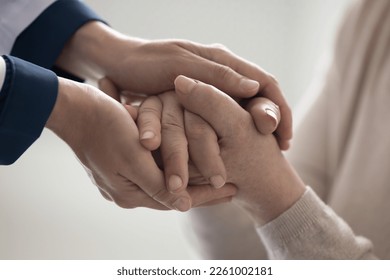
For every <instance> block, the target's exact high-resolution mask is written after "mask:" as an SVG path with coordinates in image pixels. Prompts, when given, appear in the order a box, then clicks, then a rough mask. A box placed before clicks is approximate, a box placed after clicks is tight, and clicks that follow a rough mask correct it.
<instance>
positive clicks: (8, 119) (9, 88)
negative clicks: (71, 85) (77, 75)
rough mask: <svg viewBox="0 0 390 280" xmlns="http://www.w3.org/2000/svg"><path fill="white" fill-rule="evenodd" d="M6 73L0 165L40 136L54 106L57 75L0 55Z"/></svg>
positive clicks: (1, 105)
mask: <svg viewBox="0 0 390 280" xmlns="http://www.w3.org/2000/svg"><path fill="white" fill-rule="evenodd" d="M3 58H4V60H5V62H6V75H5V80H4V83H3V87H2V89H1V91H0V165H9V164H12V163H14V162H15V161H16V160H17V159H18V158H19V157H20V156H21V155H22V154H23V153H24V152H25V151H26V150H27V148H28V147H30V145H31V144H32V143H33V142H34V141H35V140H36V139H37V138H38V137H39V136H40V134H41V133H42V130H43V128H44V126H45V124H46V121H47V119H48V118H49V116H50V113H51V111H52V110H53V107H54V104H55V101H56V98H57V92H58V79H57V76H56V74H55V73H54V72H52V71H51V70H48V69H45V68H43V67H40V66H37V65H35V64H32V63H30V62H27V61H24V60H21V59H19V58H16V57H12V56H3Z"/></svg>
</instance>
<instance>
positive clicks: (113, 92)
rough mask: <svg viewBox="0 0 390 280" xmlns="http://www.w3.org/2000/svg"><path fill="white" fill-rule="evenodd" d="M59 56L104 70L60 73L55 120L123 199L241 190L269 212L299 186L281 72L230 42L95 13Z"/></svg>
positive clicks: (214, 196) (243, 200) (147, 201)
mask: <svg viewBox="0 0 390 280" xmlns="http://www.w3.org/2000/svg"><path fill="white" fill-rule="evenodd" d="M94 32H95V33H96V34H99V36H96V34H95V33H94ZM94 34H95V36H93V35H94ZM102 50H104V51H102ZM57 64H58V65H59V66H60V67H62V68H63V69H65V70H67V71H70V72H73V73H76V74H78V75H80V76H84V77H85V76H88V75H89V76H90V77H93V75H94V74H91V73H88V72H93V71H91V69H92V70H96V69H97V70H98V72H99V74H98V75H100V76H104V77H105V78H103V79H100V80H99V88H100V90H99V89H98V88H96V87H92V86H90V85H86V84H79V83H75V82H73V81H69V80H66V79H62V78H59V90H58V97H57V102H56V104H55V107H54V109H53V113H52V114H51V116H50V118H49V120H48V123H47V127H48V128H50V129H51V130H53V131H54V132H55V133H56V134H57V135H59V136H60V137H61V138H62V139H63V140H64V141H65V142H66V143H68V145H69V146H70V147H71V148H72V149H73V151H74V152H75V154H76V155H77V157H78V159H79V160H80V162H81V163H82V165H83V166H84V167H85V169H86V170H87V172H88V174H89V176H90V178H91V180H92V181H93V182H94V183H95V185H96V186H97V187H98V189H99V191H100V192H101V194H102V195H103V196H104V197H105V198H106V199H108V200H111V201H113V202H115V203H116V204H117V205H119V206H120V207H124V208H134V207H148V208H154V209H176V210H179V211H187V210H189V209H190V208H191V207H197V206H202V205H212V204H217V203H221V202H225V201H229V200H231V199H232V198H234V199H237V202H238V203H240V204H241V205H242V206H243V207H244V208H246V209H248V211H249V212H252V213H254V214H255V215H257V214H259V215H260V216H261V220H262V221H268V220H270V219H272V218H274V217H275V216H276V215H278V214H280V212H281V211H283V210H284V209H285V208H286V207H287V206H289V205H291V204H292V203H293V202H294V201H295V200H296V199H297V197H299V195H301V193H302V188H301V191H300V192H294V195H292V192H291V191H290V190H291V188H290V187H291V181H292V179H294V180H296V177H295V175H294V172H291V171H290V169H291V168H290V167H289V165H288V163H287V162H286V161H285V160H284V158H283V155H282V153H281V150H284V149H287V148H288V145H289V140H290V139H291V137H292V124H291V123H292V117H291V111H290V109H289V107H288V105H287V103H286V101H285V99H284V98H283V96H282V93H281V90H280V88H279V86H278V84H277V82H276V80H275V79H274V78H273V77H272V76H271V75H269V74H268V73H266V72H265V71H264V70H262V69H261V68H260V67H258V66H256V65H254V64H252V63H249V62H247V61H245V60H244V59H242V58H240V57H238V56H236V55H234V54H233V53H231V52H230V51H228V50H226V49H225V48H224V47H221V46H206V45H201V44H196V43H192V42H189V41H179V40H174V41H172V40H167V41H144V40H139V39H134V38H129V37H127V36H124V35H122V34H119V33H117V32H115V31H113V30H112V29H110V28H109V27H106V26H104V25H103V24H100V23H93V24H87V25H86V27H83V28H82V29H81V31H78V32H77V33H76V35H75V36H74V37H73V38H72V40H71V41H70V42H69V43H68V45H67V46H66V48H65V49H64V50H63V52H62V54H61V56H60V57H59V59H58V61H57ZM78 92H83V94H79V93H78ZM140 93H142V95H141V94H140ZM139 98H141V99H142V102H141V103H140V105H139V106H133V105H132V104H134V102H136V101H137V100H139ZM276 104H277V105H276ZM279 121H280V122H279ZM281 174H282V176H281ZM294 180H293V181H294ZM298 181H299V180H298ZM286 186H289V188H287V189H285V187H286ZM293 189H294V188H293ZM276 200H277V201H278V205H279V204H280V205H279V206H280V207H276V206H275V201H276ZM264 213H266V214H264Z"/></svg>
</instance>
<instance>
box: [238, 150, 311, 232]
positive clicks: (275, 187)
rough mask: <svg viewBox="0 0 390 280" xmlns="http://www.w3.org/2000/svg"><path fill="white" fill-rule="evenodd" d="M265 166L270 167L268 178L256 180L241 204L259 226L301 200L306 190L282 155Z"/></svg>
mask: <svg viewBox="0 0 390 280" xmlns="http://www.w3.org/2000/svg"><path fill="white" fill-rule="evenodd" d="M267 164H268V165H269V166H271V169H270V170H269V171H268V172H267V173H268V176H267V177H268V178H261V180H257V182H256V183H257V184H255V185H253V186H252V187H251V188H250V193H249V196H248V198H247V199H244V203H241V205H242V206H243V208H244V209H245V210H246V212H248V214H249V215H250V216H251V217H252V219H253V220H254V222H255V223H256V224H257V225H260V226H261V225H264V224H266V223H268V222H270V221H272V220H273V219H275V218H277V217H278V216H280V215H281V214H282V213H284V212H285V211H287V210H288V209H289V208H290V207H291V206H293V205H294V204H295V203H296V202H297V201H298V200H299V199H300V198H301V196H302V195H303V193H304V192H305V189H306V186H305V184H304V183H303V181H302V180H301V178H300V177H299V176H298V174H297V173H296V172H295V170H294V169H293V168H292V166H291V165H290V164H289V162H288V161H287V160H286V159H285V158H284V157H283V156H282V155H281V157H280V158H279V159H277V161H276V162H269V163H267ZM259 182H261V183H259ZM260 184H261V186H260Z"/></svg>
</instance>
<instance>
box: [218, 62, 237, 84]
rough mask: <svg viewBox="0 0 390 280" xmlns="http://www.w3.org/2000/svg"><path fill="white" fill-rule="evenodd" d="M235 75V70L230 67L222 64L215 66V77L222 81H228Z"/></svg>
mask: <svg viewBox="0 0 390 280" xmlns="http://www.w3.org/2000/svg"><path fill="white" fill-rule="evenodd" d="M233 74H234V71H233V69H231V68H230V67H228V66H225V65H221V64H216V65H215V66H214V75H215V76H216V77H218V78H220V79H222V80H228V79H229V78H230V77H231V76H232V75H233Z"/></svg>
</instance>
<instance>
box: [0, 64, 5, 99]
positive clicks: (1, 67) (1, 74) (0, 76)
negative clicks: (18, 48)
mask: <svg viewBox="0 0 390 280" xmlns="http://www.w3.org/2000/svg"><path fill="white" fill-rule="evenodd" d="M5 67H6V66H5V61H4V58H2V57H1V56H0V91H1V89H2V88H3V84H4V79H5V70H6V69H5Z"/></svg>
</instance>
